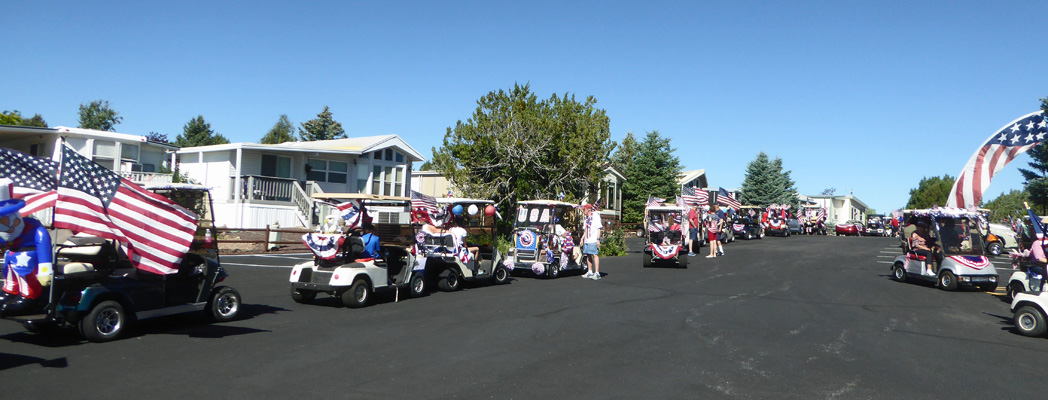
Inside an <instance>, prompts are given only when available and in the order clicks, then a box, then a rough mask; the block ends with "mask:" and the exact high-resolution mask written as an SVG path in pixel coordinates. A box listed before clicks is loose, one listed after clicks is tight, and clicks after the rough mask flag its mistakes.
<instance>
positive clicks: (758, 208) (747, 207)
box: [739, 206, 763, 210]
mask: <svg viewBox="0 0 1048 400" xmlns="http://www.w3.org/2000/svg"><path fill="white" fill-rule="evenodd" d="M750 208H752V209H754V210H763V208H761V207H760V206H742V207H739V209H740V210H741V209H750Z"/></svg>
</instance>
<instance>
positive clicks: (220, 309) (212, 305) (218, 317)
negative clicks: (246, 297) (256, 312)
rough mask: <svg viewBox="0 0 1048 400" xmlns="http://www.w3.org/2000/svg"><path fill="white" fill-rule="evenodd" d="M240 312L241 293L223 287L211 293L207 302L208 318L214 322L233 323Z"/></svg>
mask: <svg viewBox="0 0 1048 400" xmlns="http://www.w3.org/2000/svg"><path fill="white" fill-rule="evenodd" d="M239 312H240V292H237V290H236V289H233V288H231V287H228V286H222V287H219V288H218V289H216V290H215V291H214V292H212V293H211V300H210V301H208V302H207V316H208V318H210V319H211V320H212V321H214V322H226V321H232V320H233V318H236V317H237V313H239Z"/></svg>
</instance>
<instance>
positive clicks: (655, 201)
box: [645, 196, 666, 207]
mask: <svg viewBox="0 0 1048 400" xmlns="http://www.w3.org/2000/svg"><path fill="white" fill-rule="evenodd" d="M665 201H666V199H660V198H658V197H652V196H648V203H647V204H645V206H647V207H658V206H659V205H661V204H662V203H663V202H665Z"/></svg>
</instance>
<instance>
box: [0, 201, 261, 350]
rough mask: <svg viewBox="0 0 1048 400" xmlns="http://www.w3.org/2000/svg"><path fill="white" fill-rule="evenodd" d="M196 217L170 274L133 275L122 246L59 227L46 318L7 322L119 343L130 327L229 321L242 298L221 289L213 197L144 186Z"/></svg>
mask: <svg viewBox="0 0 1048 400" xmlns="http://www.w3.org/2000/svg"><path fill="white" fill-rule="evenodd" d="M145 189H146V190H149V191H152V192H153V193H156V194H159V195H161V196H163V197H166V198H168V199H170V200H172V201H174V202H175V203H177V204H178V205H180V206H182V207H183V208H185V209H186V210H188V211H190V212H192V213H193V214H196V216H197V221H196V224H197V229H196V233H195V235H194V237H193V241H192V243H191V245H190V248H189V252H188V253H185V254H183V255H181V259H182V261H181V264H180V265H179V266H178V270H177V271H176V272H174V273H171V274H168V275H162V274H158V273H153V272H149V271H147V270H144V269H136V268H135V267H134V265H133V264H132V262H131V260H129V259H128V256H127V253H126V252H124V251H122V250H121V247H120V243H118V242H116V241H113V240H110V239H103V238H100V237H95V236H87V235H85V234H83V233H77V232H76V231H75V230H73V231H69V230H66V229H59V230H58V231H57V232H56V233H55V236H57V237H59V238H62V237H68V238H67V239H63V240H62V241H61V242H60V244H58V245H57V246H55V254H54V260H55V265H54V275H53V276H52V279H51V281H50V282H49V285H48V288H49V293H48V298H47V300H48V302H47V304H46V305H45V306H44V309H43V313H41V314H38V315H27V316H18V317H9V319H12V320H16V321H19V322H21V323H22V325H23V326H24V327H25V328H26V330H28V331H30V332H39V333H43V332H49V331H53V330H54V329H55V328H58V327H59V326H62V325H67V324H68V325H72V326H75V327H77V328H78V329H79V331H80V334H81V335H82V336H83V337H84V338H85V339H87V340H89V341H92V342H107V341H111V340H114V339H117V338H119V337H120V336H121V335H122V334H123V333H124V332H126V330H127V327H128V326H130V325H131V324H132V323H133V322H136V321H141V320H144V319H148V318H155V317H161V316H167V315H173V314H183V313H190V312H200V313H201V314H204V315H206V316H207V317H209V319H210V320H212V321H217V322H225V321H229V320H232V319H233V318H235V317H236V315H237V312H238V311H239V310H240V304H241V298H240V293H238V292H237V291H236V289H233V288H231V287H228V286H221V285H220V283H222V281H224V280H225V278H226V277H227V276H228V274H227V273H226V271H225V269H223V268H222V266H221V264H220V262H219V258H218V243H217V242H216V240H215V238H217V233H216V232H215V227H214V225H213V214H212V207H211V195H210V192H209V191H208V189H207V188H205V187H202V186H197V185H188V184H177V183H176V184H164V185H155V186H146V187H145Z"/></svg>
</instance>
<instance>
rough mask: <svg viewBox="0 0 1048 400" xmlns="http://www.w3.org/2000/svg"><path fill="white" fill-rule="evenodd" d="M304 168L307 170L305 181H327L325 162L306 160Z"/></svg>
mask: <svg viewBox="0 0 1048 400" xmlns="http://www.w3.org/2000/svg"><path fill="white" fill-rule="evenodd" d="M306 166H308V167H309V168H308V169H309V172H306V180H308V181H317V182H325V181H327V161H324V160H314V159H309V160H306Z"/></svg>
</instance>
